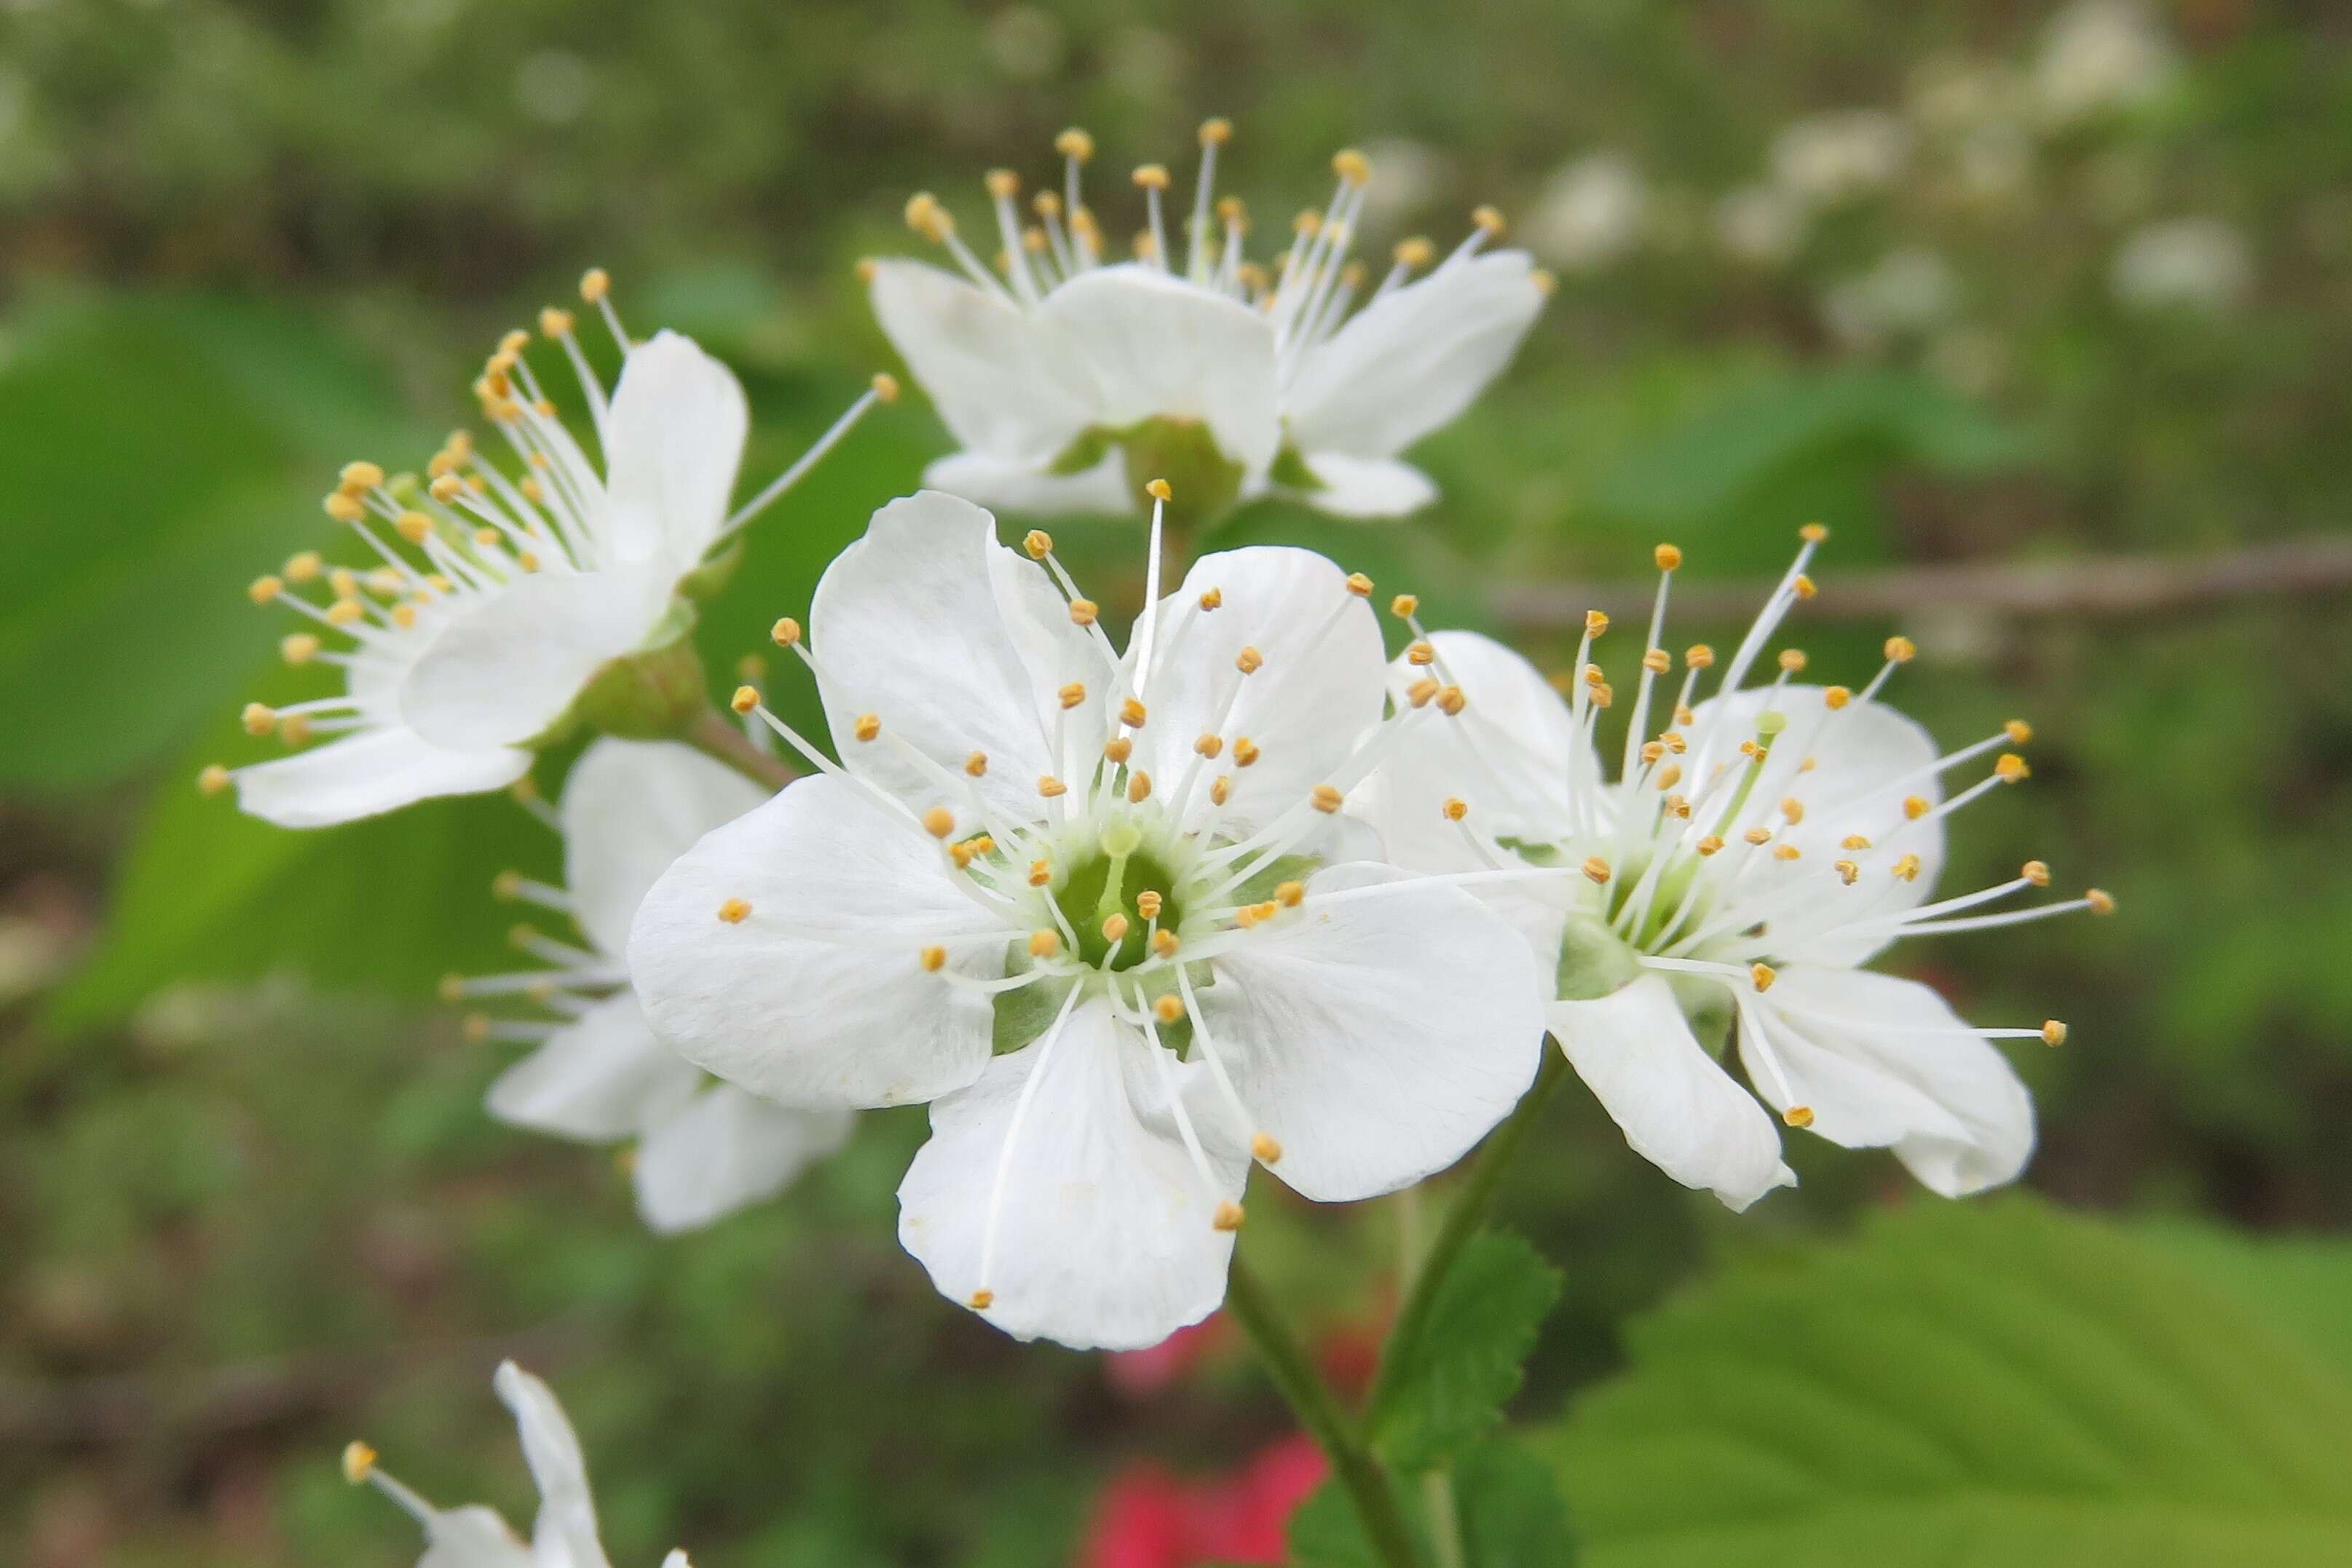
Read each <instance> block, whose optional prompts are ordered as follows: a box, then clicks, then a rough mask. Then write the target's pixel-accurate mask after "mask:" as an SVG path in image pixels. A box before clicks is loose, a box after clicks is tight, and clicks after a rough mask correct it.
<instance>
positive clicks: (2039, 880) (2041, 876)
mask: <svg viewBox="0 0 2352 1568" xmlns="http://www.w3.org/2000/svg"><path fill="white" fill-rule="evenodd" d="M2017 874H2018V875H2020V876H2021V877H2023V878H2024V879H2025V880H2026V881H2028V882H2030V883H2032V884H2033V885H2034V886H2036V887H2048V886H2049V885H2050V867H2049V866H2048V865H2047V864H2045V863H2044V862H2041V861H2027V862H2025V863H2024V864H2023V865H2021V866H2020V867H2018V868H2017Z"/></svg>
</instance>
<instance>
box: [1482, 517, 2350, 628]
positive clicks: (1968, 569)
mask: <svg viewBox="0 0 2352 1568" xmlns="http://www.w3.org/2000/svg"><path fill="white" fill-rule="evenodd" d="M1772 586H1773V585H1772V582H1771V581H1769V580H1765V581H1758V582H1694V583H1688V584H1685V583H1684V582H1681V581H1677V582H1676V583H1675V593H1674V603H1675V614H1676V616H1677V617H1678V618H1680V619H1684V620H1686V621H1693V622H1736V621H1745V620H1747V619H1748V617H1750V616H1752V615H1754V614H1755V613H1756V612H1757V610H1758V609H1759V607H1760V606H1761V605H1762V604H1763V602H1764V601H1765V598H1766V596H1767V595H1769V593H1770V592H1771V591H1772ZM1656 591H1657V584H1656V582H1655V580H1651V581H1647V582H1639V583H1626V582H1611V583H1596V584H1590V585H1587V584H1579V583H1570V582H1562V583H1531V584H1528V585H1526V586H1523V587H1517V588H1511V587H1507V588H1504V589H1503V590H1501V591H1500V592H1499V593H1498V594H1497V596H1496V599H1497V610H1498V612H1499V613H1500V614H1501V616H1502V618H1503V620H1504V621H1505V622H1507V624H1509V625H1511V626H1514V627H1517V628H1518V629H1520V630H1523V631H1530V632H1548V631H1560V630H1567V629H1571V628H1575V627H1580V626H1581V625H1582V624H1583V623H1584V612H1586V611H1587V610H1599V611H1602V612H1606V613H1608V614H1609V615H1611V616H1612V617H1615V618H1625V617H1639V616H1642V615H1643V614H1645V613H1646V612H1648V610H1649V607H1650V601H1651V598H1652V596H1653V595H1654V594H1655V593H1656ZM2347 591H2352V536H2347V535H2338V534H2324V535H2317V536H2313V537H2309V538H2300V539H2289V540H2286V541H2284V542H2283V543H2280V544H2268V545H2250V546H2248V547H2246V548H2245V549H2236V550H2225V551H2222V552H2221V553H2219V554H2215V555H2206V556H2190V557H2170V558H2167V557H2161V556H2111V557H2107V558H2105V559H2090V560H2064V561H2037V562H2019V563H2011V562H1978V561H1961V562H1955V563H1952V564H1949V565H1943V566H1918V567H1899V568H1895V569H1894V570H1885V571H1871V572H1855V573H1840V572H1836V571H1830V572H1826V573H1823V574H1822V592H1821V597H1820V598H1818V599H1816V600H1814V601H1812V602H1811V604H1809V605H1807V606H1806V607H1805V614H1806V616H1807V617H1808V618H1809V619H1811V620H1815V621H1896V620H1901V619H1903V618H1904V617H1906V616H1914V615H1917V614H1919V613H1920V612H1923V611H1937V610H1958V611H1971V612H1979V613H1981V614H1987V615H1995V616H2002V617H2011V618H2019V617H2026V616H2053V615H2074V616H2082V617H2084V618H2087V619H2095V620H2124V619H2129V618H2132V617H2135V616H2147V615H2155V614H2158V613H2161V612H2166V611H2173V610H2184V609H2190V608H2194V607H2196V606H2200V605H2206V604H2218V603H2224V602H2227V601H2231V600H2238V599H2286V598H2314V597H2317V596H2320V595H2324V594H2331V593H2343V592H2347Z"/></svg>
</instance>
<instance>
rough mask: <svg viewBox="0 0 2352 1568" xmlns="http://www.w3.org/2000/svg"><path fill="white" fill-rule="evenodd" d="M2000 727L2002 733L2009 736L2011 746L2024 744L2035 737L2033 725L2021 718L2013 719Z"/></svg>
mask: <svg viewBox="0 0 2352 1568" xmlns="http://www.w3.org/2000/svg"><path fill="white" fill-rule="evenodd" d="M2000 728H2001V733H2002V734H2004V735H2006V736H2008V737H2009V743H2010V744H2011V746H2023V745H2024V744H2025V743H2026V742H2027V741H2029V740H2032V738H2033V727H2032V725H2030V724H2028V723H2026V722H2025V721H2024V720H2023V719H2021V718H2013V719H2011V720H2010V721H2009V722H2008V723H2007V724H2004V725H2002V726H2001V727H2000Z"/></svg>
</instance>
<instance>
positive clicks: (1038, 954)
mask: <svg viewBox="0 0 2352 1568" xmlns="http://www.w3.org/2000/svg"><path fill="white" fill-rule="evenodd" d="M1061 950H1062V934H1061V933H1060V932H1058V931H1053V930H1037V931H1032V932H1031V933H1029V956H1031V957H1032V958H1050V957H1052V956H1054V955H1055V954H1056V953H1058V952H1060V951H1061Z"/></svg>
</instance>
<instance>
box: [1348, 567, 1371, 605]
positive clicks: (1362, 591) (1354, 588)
mask: <svg viewBox="0 0 2352 1568" xmlns="http://www.w3.org/2000/svg"><path fill="white" fill-rule="evenodd" d="M1348 591H1349V592H1350V593H1352V594H1354V595H1355V596H1356V597H1357V598H1359V599H1370V597H1371V596H1372V580H1371V579H1370V578H1369V577H1366V576H1365V575H1364V574H1363V573H1362V572H1360V571H1351V572H1349V574H1348Z"/></svg>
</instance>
